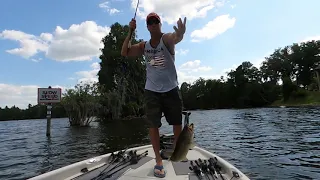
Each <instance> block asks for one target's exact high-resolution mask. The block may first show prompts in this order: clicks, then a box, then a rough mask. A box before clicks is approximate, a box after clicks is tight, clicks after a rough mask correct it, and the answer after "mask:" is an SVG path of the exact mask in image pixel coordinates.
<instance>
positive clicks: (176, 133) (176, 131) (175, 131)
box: [173, 125, 182, 149]
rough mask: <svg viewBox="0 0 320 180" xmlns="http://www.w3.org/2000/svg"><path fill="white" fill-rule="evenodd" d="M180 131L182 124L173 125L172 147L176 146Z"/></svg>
mask: <svg viewBox="0 0 320 180" xmlns="http://www.w3.org/2000/svg"><path fill="white" fill-rule="evenodd" d="M181 131H182V125H173V135H174V143H173V149H174V148H175V147H176V143H177V141H178V137H179V135H180V133H181Z"/></svg>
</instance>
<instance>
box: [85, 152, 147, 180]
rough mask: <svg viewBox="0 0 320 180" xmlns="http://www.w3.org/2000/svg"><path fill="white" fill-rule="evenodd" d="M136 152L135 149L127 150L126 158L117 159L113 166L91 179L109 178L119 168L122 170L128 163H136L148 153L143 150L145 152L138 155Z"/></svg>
mask: <svg viewBox="0 0 320 180" xmlns="http://www.w3.org/2000/svg"><path fill="white" fill-rule="evenodd" d="M136 152H137V151H136V150H135V151H129V152H128V156H127V157H126V158H123V159H122V161H119V162H118V163H117V164H116V165H115V166H114V167H112V168H111V169H109V170H108V171H106V172H101V173H100V174H99V175H98V176H96V177H94V178H93V179H91V180H99V179H104V178H110V177H111V176H112V175H113V174H115V173H117V172H119V171H120V170H122V169H124V168H126V167H128V166H130V165H133V164H137V163H138V162H139V160H140V159H141V158H142V157H144V156H147V155H148V151H145V152H143V153H142V154H139V155H137V154H136ZM125 155H127V154H125ZM127 163H129V164H127ZM125 164H127V165H126V166H124V167H122V168H120V169H118V170H116V171H114V172H113V173H111V174H108V173H110V172H111V171H112V170H114V169H116V168H118V167H121V166H123V165H125ZM108 167H109V166H108ZM105 170H106V169H105ZM105 170H104V171H105Z"/></svg>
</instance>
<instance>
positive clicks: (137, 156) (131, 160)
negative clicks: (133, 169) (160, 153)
mask: <svg viewBox="0 0 320 180" xmlns="http://www.w3.org/2000/svg"><path fill="white" fill-rule="evenodd" d="M147 155H148V150H147V151H145V152H144V153H142V154H140V155H137V154H134V156H133V157H131V158H130V160H129V164H127V165H125V166H123V167H121V168H120V169H118V170H116V171H114V172H112V173H111V174H108V175H106V178H110V177H112V175H114V174H115V173H117V172H119V171H121V170H123V169H125V168H126V167H128V166H130V165H133V164H137V163H138V162H139V160H140V159H142V157H145V156H147ZM126 163H128V162H126ZM126 163H125V164H126Z"/></svg>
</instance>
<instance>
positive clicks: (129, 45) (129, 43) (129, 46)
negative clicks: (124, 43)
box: [128, 0, 139, 48]
mask: <svg viewBox="0 0 320 180" xmlns="http://www.w3.org/2000/svg"><path fill="white" fill-rule="evenodd" d="M138 6H139V0H138V2H137V7H136V11H135V13H134V17H133V19H134V20H136V14H137V10H138ZM132 31H133V30H132V29H131V30H130V31H129V37H130V39H129V42H128V48H131V41H132Z"/></svg>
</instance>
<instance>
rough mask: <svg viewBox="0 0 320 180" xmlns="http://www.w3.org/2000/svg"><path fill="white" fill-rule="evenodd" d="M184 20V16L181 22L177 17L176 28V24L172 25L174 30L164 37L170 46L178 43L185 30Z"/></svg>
mask: <svg viewBox="0 0 320 180" xmlns="http://www.w3.org/2000/svg"><path fill="white" fill-rule="evenodd" d="M186 21H187V18H186V17H185V18H184V21H183V23H182V21H181V18H179V20H178V21H177V25H178V28H177V27H176V26H173V29H174V31H175V32H173V33H168V34H167V35H166V36H165V37H164V38H165V41H166V42H167V43H168V45H169V46H170V47H173V46H174V45H175V44H178V43H179V42H180V41H181V40H182V39H183V35H184V33H185V32H186ZM173 49H174V48H173Z"/></svg>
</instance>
